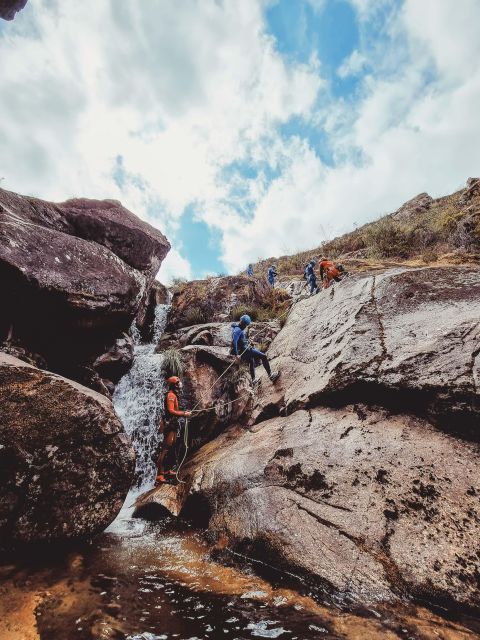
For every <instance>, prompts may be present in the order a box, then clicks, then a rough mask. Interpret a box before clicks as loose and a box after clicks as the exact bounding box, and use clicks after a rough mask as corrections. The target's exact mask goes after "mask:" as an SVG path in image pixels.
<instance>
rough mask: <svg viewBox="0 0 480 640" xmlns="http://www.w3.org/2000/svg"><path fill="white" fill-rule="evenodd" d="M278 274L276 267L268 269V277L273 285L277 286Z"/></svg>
mask: <svg viewBox="0 0 480 640" xmlns="http://www.w3.org/2000/svg"><path fill="white" fill-rule="evenodd" d="M277 275H278V274H277V270H276V269H275V268H274V267H270V269H269V270H268V276H267V278H268V282H269V283H270V286H271V287H274V286H275V278H276V277H277Z"/></svg>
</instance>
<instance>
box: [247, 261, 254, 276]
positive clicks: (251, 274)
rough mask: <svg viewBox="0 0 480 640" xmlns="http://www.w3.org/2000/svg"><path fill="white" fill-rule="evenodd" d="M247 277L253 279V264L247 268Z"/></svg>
mask: <svg viewBox="0 0 480 640" xmlns="http://www.w3.org/2000/svg"><path fill="white" fill-rule="evenodd" d="M247 276H248V277H249V278H253V264H249V265H248V267H247Z"/></svg>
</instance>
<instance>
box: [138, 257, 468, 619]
mask: <svg viewBox="0 0 480 640" xmlns="http://www.w3.org/2000/svg"><path fill="white" fill-rule="evenodd" d="M479 299H480V270H478V269H475V268H471V267H436V268H419V269H405V268H395V269H390V270H386V271H377V272H374V273H368V272H367V273H363V274H355V275H353V276H349V277H348V278H345V279H344V280H343V281H342V282H341V283H339V284H335V285H334V286H333V287H332V288H330V289H328V290H325V291H322V292H321V293H319V294H318V295H316V296H312V297H309V298H307V299H302V298H301V297H300V298H298V301H297V302H296V303H295V304H294V305H293V307H292V309H291V311H290V313H289V314H288V317H287V320H286V324H285V326H284V327H283V328H282V330H281V331H280V333H279V334H278V335H277V337H276V338H275V339H274V340H273V342H272V344H271V346H270V348H269V350H268V356H269V358H270V360H271V362H272V366H273V367H274V369H277V370H279V371H280V378H279V379H278V381H277V382H276V383H275V384H274V385H272V384H271V383H270V381H269V380H268V379H267V378H266V376H265V375H264V374H263V373H262V374H260V385H259V389H258V391H257V393H256V394H255V396H254V399H253V400H252V402H251V403H250V404H249V405H247V406H246V407H245V410H244V411H243V413H242V415H241V416H239V418H238V419H237V420H235V419H234V418H232V420H231V421H230V423H229V425H228V428H227V429H225V427H223V429H224V431H223V432H222V433H221V434H220V435H219V436H218V437H216V438H214V439H211V440H210V441H209V442H207V443H206V444H205V445H204V446H203V447H201V448H200V449H199V450H198V451H197V452H196V453H195V454H194V456H193V457H192V458H191V459H190V460H189V461H188V462H187V463H186V465H185V466H184V468H183V470H182V479H183V480H184V481H185V484H181V485H179V486H178V487H175V488H173V489H172V488H171V487H169V488H168V489H166V488H164V487H160V488H158V489H156V490H154V491H153V492H151V493H150V494H149V495H148V496H146V497H145V498H144V499H143V502H142V500H141V501H139V505H138V506H139V508H144V507H145V506H146V505H148V504H150V505H152V504H155V505H157V506H162V507H163V509H167V510H169V511H170V512H172V513H175V514H178V513H180V514H181V515H185V516H188V517H190V518H193V520H195V521H197V522H199V523H200V524H202V525H203V526H208V527H209V529H210V530H211V531H212V532H214V533H215V534H216V535H217V536H218V539H219V540H221V541H222V544H228V545H229V546H230V547H232V548H236V549H239V550H241V551H244V552H247V553H249V554H252V555H255V556H256V557H258V558H260V559H262V560H267V561H268V562H269V563H273V564H274V565H275V566H280V567H283V568H285V569H287V570H289V571H292V572H294V573H297V574H299V575H303V576H306V577H307V578H308V579H310V580H312V581H314V582H316V583H319V584H320V585H323V586H324V587H325V588H327V589H329V590H330V591H331V592H333V593H335V594H336V595H337V596H341V597H343V598H345V599H346V600H350V601H353V602H357V603H358V602H361V603H374V602H378V601H382V600H392V599H395V598H397V597H399V596H402V597H403V596H407V597H417V598H419V599H422V600H424V601H430V602H432V603H434V602H443V603H445V602H447V603H450V604H451V606H454V607H465V608H467V609H470V610H473V609H474V608H476V607H478V605H479V604H480V602H479V600H478V594H479V589H478V581H479V576H480V559H479V556H478V549H477V542H476V541H477V540H478V536H479V535H480V503H479V500H480V484H479V478H480V451H479V447H478V442H479V440H480V437H479V432H478V426H479V424H480V397H479V396H480V324H479V313H478V300H479ZM187 348H194V347H187ZM210 348H212V347H210ZM192 382H194V380H193V378H192Z"/></svg>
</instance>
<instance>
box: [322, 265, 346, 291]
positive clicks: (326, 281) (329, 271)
mask: <svg viewBox="0 0 480 640" xmlns="http://www.w3.org/2000/svg"><path fill="white" fill-rule="evenodd" d="M319 266H320V280H321V281H322V282H323V288H324V289H328V287H329V286H330V285H331V284H332V280H335V281H336V282H339V281H340V276H341V275H342V271H341V270H340V269H339V268H338V267H337V265H336V264H335V263H334V262H332V261H331V260H327V258H320V265H319Z"/></svg>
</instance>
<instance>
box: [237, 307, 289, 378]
mask: <svg viewBox="0 0 480 640" xmlns="http://www.w3.org/2000/svg"><path fill="white" fill-rule="evenodd" d="M251 324H252V319H251V318H250V316H247V315H243V316H242V317H241V318H240V322H238V324H237V323H236V322H234V323H233V324H232V353H233V355H235V356H237V357H240V358H241V359H242V360H243V361H244V362H246V363H247V364H248V366H249V368H250V375H251V376H252V381H253V382H255V366H256V361H257V360H260V361H261V363H262V364H263V366H264V368H265V371H266V372H267V374H268V377H269V378H270V380H271V381H272V382H275V380H276V379H277V378H278V375H279V374H278V373H272V370H271V368H270V363H269V362H268V358H267V356H266V355H265V354H264V353H262V352H261V351H259V350H258V349H255V348H254V347H252V345H251V344H250V343H249V341H248V338H247V335H246V333H245V329H246V328H247V327H248V326H249V325H251Z"/></svg>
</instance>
